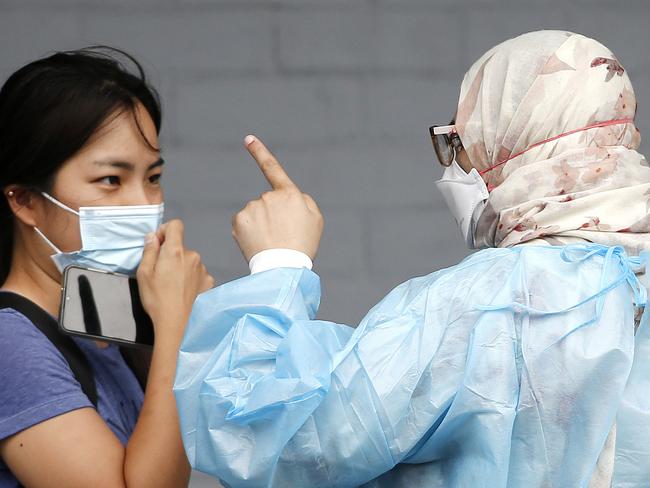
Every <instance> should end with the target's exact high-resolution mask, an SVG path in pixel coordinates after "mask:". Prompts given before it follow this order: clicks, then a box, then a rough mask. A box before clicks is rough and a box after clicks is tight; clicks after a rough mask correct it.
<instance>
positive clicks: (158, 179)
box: [149, 173, 162, 185]
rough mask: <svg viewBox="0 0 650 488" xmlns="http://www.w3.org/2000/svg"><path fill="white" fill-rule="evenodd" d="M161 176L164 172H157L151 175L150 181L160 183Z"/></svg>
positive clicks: (155, 183)
mask: <svg viewBox="0 0 650 488" xmlns="http://www.w3.org/2000/svg"><path fill="white" fill-rule="evenodd" d="M160 178H162V174H161V173H157V174H155V175H151V176H150V177H149V183H153V184H154V185H157V184H158V183H160Z"/></svg>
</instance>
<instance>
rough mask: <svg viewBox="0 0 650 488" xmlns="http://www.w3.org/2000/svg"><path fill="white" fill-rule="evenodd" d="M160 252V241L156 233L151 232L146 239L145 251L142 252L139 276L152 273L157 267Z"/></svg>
mask: <svg viewBox="0 0 650 488" xmlns="http://www.w3.org/2000/svg"><path fill="white" fill-rule="evenodd" d="M159 251H160V241H159V240H158V236H157V235H156V234H155V233H154V232H150V233H149V234H147V235H146V237H145V244H144V251H143V252H142V260H141V261H140V265H139V266H138V273H139V274H147V273H150V272H151V271H152V270H153V269H154V267H155V266H156V261H157V260H158V254H159Z"/></svg>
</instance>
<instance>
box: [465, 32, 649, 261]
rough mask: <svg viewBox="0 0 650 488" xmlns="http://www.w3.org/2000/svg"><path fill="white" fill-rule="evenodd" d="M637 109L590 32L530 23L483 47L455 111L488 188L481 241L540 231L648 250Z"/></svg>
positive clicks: (506, 241) (551, 238) (512, 240)
mask: <svg viewBox="0 0 650 488" xmlns="http://www.w3.org/2000/svg"><path fill="white" fill-rule="evenodd" d="M635 112H636V99H635V96H634V90H633V88H632V84H631V83H630V80H629V78H628V76H627V73H626V71H625V69H624V68H623V66H622V65H621V64H620V62H619V61H618V60H617V58H616V57H615V56H614V55H613V54H612V52H611V51H610V50H609V49H607V48H606V47H605V46H603V45H602V44H600V43H599V42H597V41H595V40H593V39H589V38H587V37H584V36H582V35H578V34H573V33H570V32H561V31H540V32H531V33H528V34H524V35H522V36H519V37H517V38H514V39H510V40H508V41H506V42H504V43H502V44H500V45H498V46H496V47H495V48H493V49H491V50H490V51H488V52H487V53H486V54H485V55H483V57H481V59H479V60H478V61H477V62H476V63H475V64H474V65H473V66H472V68H471V69H470V70H469V71H468V72H467V74H466V75H465V78H464V80H463V84H462V87H461V93H460V101H459V105H458V111H457V114H456V127H457V130H458V134H459V136H460V139H461V141H462V143H463V146H464V147H465V149H466V151H467V155H468V156H469V159H470V161H471V163H472V166H473V167H475V168H476V169H477V170H478V171H479V172H480V173H481V175H482V177H483V179H484V180H485V182H486V184H487V186H488V188H489V189H490V191H491V193H490V198H489V200H488V205H487V207H486V209H485V211H484V212H483V214H482V216H481V218H480V219H479V222H478V225H477V228H476V232H475V236H474V237H475V242H476V244H477V246H480V247H507V246H513V245H517V244H522V243H544V242H541V241H540V239H541V240H543V241H546V243H550V244H566V243H571V242H576V241H581V240H586V241H591V242H597V243H600V244H605V245H622V246H624V247H625V248H626V250H627V251H628V252H630V253H633V254H636V253H638V252H640V251H641V250H644V249H650V218H649V217H648V210H649V208H650V167H648V163H647V162H646V160H645V158H644V157H643V156H642V155H641V154H639V153H638V152H637V149H638V147H639V143H640V140H641V137H640V134H639V131H638V130H637V128H636V127H635V126H634V123H633V119H634V115H635ZM558 136H560V137H558ZM543 141H548V142H543ZM540 143H541V144H540Z"/></svg>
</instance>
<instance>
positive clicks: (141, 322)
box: [59, 265, 154, 347]
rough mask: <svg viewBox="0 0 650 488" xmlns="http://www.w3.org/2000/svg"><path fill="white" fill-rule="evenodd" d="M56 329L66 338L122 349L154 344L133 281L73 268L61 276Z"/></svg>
mask: <svg viewBox="0 0 650 488" xmlns="http://www.w3.org/2000/svg"><path fill="white" fill-rule="evenodd" d="M59 327H60V329H61V331H62V332H63V333H65V334H69V335H73V336H79V337H85V338H90V339H96V340H100V341H108V342H115V343H118V344H120V345H123V346H133V347H138V346H140V347H147V346H153V341H154V334H153V324H152V322H151V319H150V318H149V316H148V315H147V313H146V312H145V311H144V307H143V306H142V302H141V301H140V293H139V291H138V282H137V281H136V279H135V278H134V277H131V276H127V275H124V274H120V273H111V272H108V271H100V270H95V269H88V268H82V267H80V266H74V265H72V266H68V267H67V268H66V269H65V270H64V272H63V287H62V299H61V312H60V315H59Z"/></svg>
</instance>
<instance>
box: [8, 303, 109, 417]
mask: <svg viewBox="0 0 650 488" xmlns="http://www.w3.org/2000/svg"><path fill="white" fill-rule="evenodd" d="M3 308H12V309H14V310H16V311H17V312H20V313H21V314H23V315H24V316H25V317H27V318H28V319H29V320H30V321H31V322H32V323H33V324H34V325H35V326H36V327H37V328H38V330H40V331H41V332H42V333H43V334H45V337H47V338H48V339H49V340H50V342H51V343H52V344H54V347H56V348H57V349H58V350H59V352H60V353H61V355H63V357H64V358H65V360H66V361H67V362H68V364H69V365H70V369H71V370H72V373H73V374H74V376H75V378H76V379H77V381H78V382H79V384H80V385H81V389H82V390H83V392H84V393H85V394H86V396H87V397H88V399H89V400H90V401H91V402H92V404H93V405H94V406H95V408H96V407H97V388H96V387H95V379H94V377H93V373H92V369H91V367H90V363H89V362H88V359H87V358H86V356H84V353H83V352H82V351H81V349H79V346H77V344H75V343H74V341H73V340H72V339H71V338H70V337H69V336H66V335H64V334H62V333H61V332H60V331H59V324H58V323H57V321H56V320H55V319H54V318H53V317H52V316H51V315H50V314H48V313H47V312H46V311H45V310H43V309H42V308H40V307H39V306H38V305H36V304H35V303H33V302H32V301H30V300H28V299H27V298H25V297H23V296H21V295H18V294H16V293H11V292H5V291H3V292H0V309H3Z"/></svg>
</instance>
